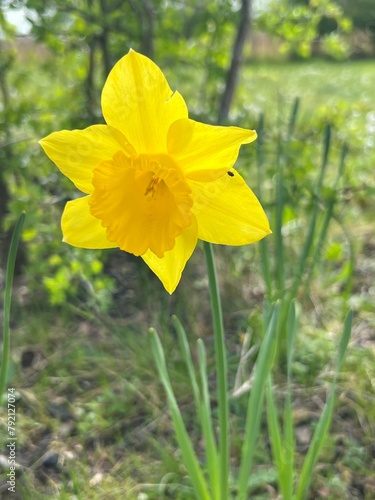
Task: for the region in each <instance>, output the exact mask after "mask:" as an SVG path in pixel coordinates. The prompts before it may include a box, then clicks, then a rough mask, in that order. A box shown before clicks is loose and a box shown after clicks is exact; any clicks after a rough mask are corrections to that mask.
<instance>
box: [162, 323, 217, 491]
mask: <svg viewBox="0 0 375 500" xmlns="http://www.w3.org/2000/svg"><path fill="white" fill-rule="evenodd" d="M172 322H173V324H174V326H175V328H176V331H177V335H178V339H179V344H180V350H181V353H182V355H183V358H184V361H185V364H186V367H187V370H188V374H189V379H190V383H191V386H192V389H193V394H194V400H195V405H196V408H197V413H198V418H199V422H200V425H201V427H202V432H203V436H204V441H205V450H206V457H207V468H208V472H209V476H210V482H211V492H212V495H213V498H219V491H220V481H219V476H218V474H219V457H218V451H217V448H216V444H215V437H214V431H213V425H212V417H211V407H210V398H209V393H208V384H207V368H206V353H205V349H204V344H203V342H202V341H201V340H198V353H199V368H200V378H201V385H202V390H200V388H199V385H198V381H197V377H196V375H195V368H194V364H193V360H192V357H191V352H190V348H189V343H188V340H187V336H186V332H185V329H184V327H183V326H182V324H181V322H180V321H179V319H178V318H177V317H176V316H173V317H172Z"/></svg>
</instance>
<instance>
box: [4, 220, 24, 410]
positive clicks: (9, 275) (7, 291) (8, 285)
mask: <svg viewBox="0 0 375 500" xmlns="http://www.w3.org/2000/svg"><path fill="white" fill-rule="evenodd" d="M24 221H25V212H22V214H21V215H20V217H19V219H18V221H17V224H16V226H15V228H14V231H13V235H12V239H11V242H10V248H9V253H8V260H7V267H6V274H5V288H4V311H3V353H2V359H1V370H0V403H1V402H2V400H3V394H4V390H5V385H6V382H7V374H8V364H9V352H10V327H9V318H10V306H11V302H12V286H13V276H14V268H15V265H16V255H17V249H18V244H19V241H20V238H21V232H22V227H23V223H24Z"/></svg>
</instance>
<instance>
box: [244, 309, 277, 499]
mask: <svg viewBox="0 0 375 500" xmlns="http://www.w3.org/2000/svg"><path fill="white" fill-rule="evenodd" d="M278 309H279V307H278V304H276V306H275V308H274V310H273V313H272V316H271V319H270V321H269V323H268V327H267V331H266V334H265V337H264V339H263V341H262V345H261V348H260V350H259V354H258V358H257V362H256V368H255V374H254V380H253V385H252V388H251V392H250V396H249V402H248V407H247V413H246V423H245V435H244V443H243V446H242V453H241V465H240V470H239V477H238V499H239V500H246V499H247V498H248V496H247V493H248V487H249V483H248V480H249V475H250V470H251V466H252V461H253V457H254V452H255V444H256V441H257V438H258V435H259V428H260V421H261V415H262V410H263V398H264V391H265V385H266V382H267V379H268V376H269V374H270V371H271V368H272V364H273V360H274V356H275V351H276V325H277V319H278Z"/></svg>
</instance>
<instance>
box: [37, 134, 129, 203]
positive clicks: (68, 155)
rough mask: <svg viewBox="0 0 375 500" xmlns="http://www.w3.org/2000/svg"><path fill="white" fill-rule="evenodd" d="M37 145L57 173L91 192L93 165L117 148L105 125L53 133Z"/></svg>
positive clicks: (111, 155) (112, 153) (80, 188)
mask: <svg viewBox="0 0 375 500" xmlns="http://www.w3.org/2000/svg"><path fill="white" fill-rule="evenodd" d="M40 145H41V146H42V148H43V149H44V151H45V153H46V155H47V156H48V157H49V158H50V159H51V160H52V161H53V162H54V163H55V164H56V166H57V167H58V168H59V169H60V170H61V172H62V173H63V174H64V175H66V177H68V178H69V179H70V180H71V181H72V182H74V184H75V186H76V187H77V188H78V189H79V190H81V191H83V192H84V193H88V194H89V193H91V192H92V191H93V186H92V184H91V180H92V170H93V168H94V167H96V165H97V164H98V163H100V162H101V161H103V160H107V159H110V158H112V157H113V156H114V155H115V153H116V152H117V151H119V150H120V149H121V147H120V145H119V143H118V142H117V141H116V139H115V138H114V136H113V134H112V133H111V131H110V128H109V127H107V126H106V125H93V126H92V127H88V128H86V129H85V130H72V131H69V130H62V131H61V132H54V133H53V134H50V135H48V136H47V137H45V138H44V139H42V140H41V141H40Z"/></svg>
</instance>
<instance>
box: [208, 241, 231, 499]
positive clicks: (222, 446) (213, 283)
mask: <svg viewBox="0 0 375 500" xmlns="http://www.w3.org/2000/svg"><path fill="white" fill-rule="evenodd" d="M203 245H204V253H205V256H206V262H207V273H208V283H209V290H210V298H211V312H212V322H213V330H214V342H215V363H216V380H217V397H218V403H219V450H220V451H219V453H220V482H221V483H220V493H221V499H222V500H226V499H227V498H228V476H229V432H228V427H229V426H228V423H229V422H228V421H229V410H228V388H227V384H228V382H227V357H226V348H225V339H224V325H223V314H222V310H221V301H220V293H219V285H218V282H217V277H216V270H215V262H214V253H213V248H212V245H211V244H210V243H207V242H203Z"/></svg>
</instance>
